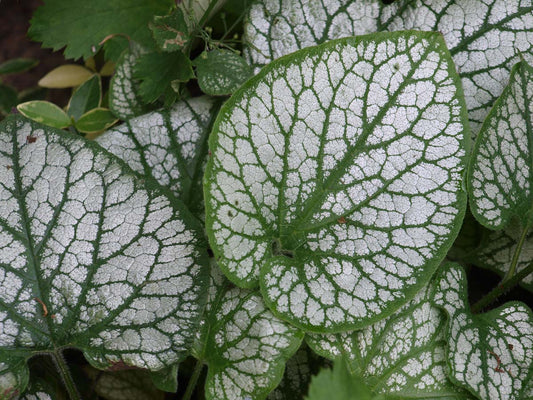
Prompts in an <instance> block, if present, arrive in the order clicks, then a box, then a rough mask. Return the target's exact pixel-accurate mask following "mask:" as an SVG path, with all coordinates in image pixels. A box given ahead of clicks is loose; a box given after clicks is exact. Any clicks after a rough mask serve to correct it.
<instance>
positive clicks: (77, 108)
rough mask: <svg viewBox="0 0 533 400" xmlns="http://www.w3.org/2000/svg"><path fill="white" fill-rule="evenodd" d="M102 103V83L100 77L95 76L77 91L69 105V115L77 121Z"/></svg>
mask: <svg viewBox="0 0 533 400" xmlns="http://www.w3.org/2000/svg"><path fill="white" fill-rule="evenodd" d="M101 101H102V82H101V81H100V77H99V76H98V75H94V76H93V77H92V78H90V79H88V80H87V81H85V83H83V84H82V85H81V86H80V87H79V88H78V89H76V91H75V92H74V94H73V95H72V97H71V98H70V101H69V104H68V114H69V115H70V116H71V117H72V118H74V119H75V120H77V119H79V118H80V117H81V116H82V115H83V114H85V113H86V112H87V111H89V110H92V109H93V108H97V107H100V102H101Z"/></svg>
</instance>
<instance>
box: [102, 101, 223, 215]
mask: <svg viewBox="0 0 533 400" xmlns="http://www.w3.org/2000/svg"><path fill="white" fill-rule="evenodd" d="M218 107H219V103H218V102H217V101H216V100H214V99H212V98H209V97H197V98H193V99H188V100H183V101H179V102H177V103H176V104H174V105H173V106H172V108H171V109H170V110H162V111H154V112H151V113H148V114H145V115H142V116H140V117H137V118H132V119H130V120H129V121H127V122H126V123H124V124H123V125H120V126H118V127H116V128H113V129H112V130H109V131H107V132H105V133H104V134H102V135H100V136H99V137H98V138H97V139H96V141H97V142H98V143H99V144H100V145H101V146H102V147H104V148H105V149H107V150H109V151H110V152H111V153H113V154H115V155H116V156H117V157H119V158H121V159H123V160H124V161H126V163H128V165H129V166H130V167H131V168H132V169H133V170H135V171H136V172H139V173H140V174H143V175H148V176H152V177H154V178H155V179H156V180H157V181H158V182H159V183H160V184H161V185H163V186H165V187H167V188H169V189H170V190H171V191H172V192H173V193H174V194H175V195H176V197H178V198H180V199H181V200H182V201H183V202H184V203H185V204H186V205H187V206H188V207H189V209H190V210H191V211H192V212H193V213H194V214H195V215H197V216H199V217H201V218H202V219H203V216H204V201H203V192H202V178H203V171H204V167H205V162H206V157H207V137H208V136H209V132H210V130H211V126H212V124H213V120H214V118H215V116H216V113H217V111H218Z"/></svg>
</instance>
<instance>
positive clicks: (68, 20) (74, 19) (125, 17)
mask: <svg viewBox="0 0 533 400" xmlns="http://www.w3.org/2000/svg"><path fill="white" fill-rule="evenodd" d="M173 5H174V1H173V0H113V1H109V0H91V1H85V0H71V1H69V2H68V3H65V2H64V1H63V0H47V1H46V2H45V3H44V5H42V6H41V7H39V8H37V10H36V11H35V13H34V14H33V19H32V20H31V27H30V29H29V31H28V35H29V36H30V37H31V38H32V39H33V40H37V41H40V42H43V46H44V47H51V48H53V49H54V50H59V49H61V48H62V47H65V52H64V53H65V57H66V58H74V59H78V58H80V57H83V58H85V59H87V58H89V57H90V56H92V55H94V54H95V53H96V51H97V50H98V48H99V43H100V42H101V41H102V40H103V39H104V38H105V37H106V36H108V35H112V34H124V35H126V36H129V37H130V38H132V39H133V40H135V41H136V42H138V43H140V44H141V45H144V46H152V45H153V39H152V37H151V35H150V30H149V29H148V22H149V21H151V20H152V18H153V16H154V15H164V14H166V13H167V12H168V11H169V10H170V8H171V7H172V6H173ZM80 27H83V29H80Z"/></svg>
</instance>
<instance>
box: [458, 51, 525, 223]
mask: <svg viewBox="0 0 533 400" xmlns="http://www.w3.org/2000/svg"><path fill="white" fill-rule="evenodd" d="M532 105H533V68H532V67H530V66H529V65H528V64H527V63H526V62H524V61H522V62H520V63H518V64H517V65H516V66H515V67H514V68H513V70H512V72H511V78H510V82H509V85H508V86H507V87H506V88H505V90H504V91H503V93H502V95H501V96H500V98H499V99H498V100H497V101H496V103H495V104H494V107H493V108H492V110H491V111H490V113H489V115H488V116H487V119H486V120H485V123H484V124H483V127H482V128H481V131H480V132H479V135H478V137H477V140H476V144H475V146H474V150H473V151H472V156H471V161H470V168H469V171H468V172H469V173H468V182H469V195H470V208H471V210H472V214H473V215H474V216H475V217H476V219H477V220H478V221H479V222H480V223H481V224H482V225H484V226H486V227H487V228H490V229H501V228H503V227H504V226H506V225H507V224H508V223H509V221H510V219H511V217H513V216H515V217H517V218H519V220H520V222H521V225H522V227H523V228H526V227H527V226H528V224H529V220H531V219H532V218H533V216H532V215H531V207H532V206H533V197H532V194H531V188H530V176H531V175H532V166H531V153H532V152H533V144H532V143H531V139H530V138H531V137H532V136H533V116H532V114H531V111H530V108H531V106H532Z"/></svg>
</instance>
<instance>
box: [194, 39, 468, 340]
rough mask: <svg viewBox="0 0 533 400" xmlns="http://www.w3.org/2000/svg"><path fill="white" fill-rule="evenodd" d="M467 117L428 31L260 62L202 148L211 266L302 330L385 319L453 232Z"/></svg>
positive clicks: (335, 44) (425, 275) (460, 209)
mask: <svg viewBox="0 0 533 400" xmlns="http://www.w3.org/2000/svg"><path fill="white" fill-rule="evenodd" d="M465 114H466V113H465V108H464V103H463V100H462V96H461V90H460V82H459V78H458V77H457V75H456V73H455V70H454V67H453V64H452V63H451V59H450V57H449V53H448V52H447V50H446V48H445V45H444V42H443V41H442V39H441V37H440V36H439V35H438V34H433V33H394V34H376V35H372V36H364V37H358V38H347V39H343V40H339V41H332V42H329V43H327V44H325V45H322V46H318V47H315V48H308V49H305V50H302V51H300V52H297V53H294V54H292V55H291V56H287V57H285V58H283V59H281V60H278V61H276V62H273V63H272V64H270V65H269V66H267V67H265V68H264V69H263V70H262V71H261V73H260V74H259V75H257V76H256V77H254V78H252V79H251V80H250V81H248V83H247V84H245V85H244V86H243V87H242V88H241V89H240V90H239V91H238V92H237V93H236V94H235V95H234V96H233V97H232V98H231V99H230V100H229V101H228V102H227V103H226V104H225V105H224V107H223V108H222V110H221V112H220V114H219V117H218V119H217V121H216V122H215V126H214V128H213V134H212V136H211V139H210V148H211V151H212V157H211V158H210V160H209V163H208V168H207V170H206V178H205V191H206V209H207V213H206V215H207V218H206V227H207V231H208V234H209V239H210V243H211V246H212V248H213V251H214V253H215V256H216V257H217V260H218V262H219V265H220V266H221V268H222V270H223V271H224V273H225V274H226V275H227V276H228V277H229V278H230V279H231V280H232V281H233V282H235V283H236V284H238V285H240V286H242V287H255V286H257V285H258V283H260V285H261V290H262V293H263V296H264V298H265V299H266V302H267V304H268V305H269V307H271V308H272V309H273V310H274V311H275V313H277V314H279V315H282V318H284V319H287V320H289V321H290V322H291V323H293V324H295V325H296V326H300V327H303V328H304V329H308V330H314V331H323V332H324V331H338V330H342V329H344V330H346V329H350V328H351V329H354V328H356V327H360V326H363V325H368V324H369V323H371V322H373V321H375V320H377V319H380V318H383V317H385V316H387V315H388V314H390V313H392V312H393V311H394V310H395V309H397V308H398V307H399V306H400V305H401V304H403V303H405V302H406V301H407V300H408V299H409V298H410V297H412V296H414V294H415V293H416V292H417V291H418V289H419V288H420V287H421V286H422V285H424V284H425V283H427V281H428V280H429V277H430V276H431V274H432V273H433V271H434V270H435V268H436V266H437V265H438V263H439V262H440V260H441V259H442V258H443V257H444V255H445V253H446V251H447V249H448V248H449V247H450V245H451V244H452V241H453V239H454V237H455V236H456V234H457V232H458V230H459V226H460V221H461V220H462V216H463V213H464V208H465V193H464V191H463V189H462V182H461V180H462V178H461V177H462V174H463V172H464V157H465V149H464V146H465V132H466V131H467V129H466V125H467V123H466V122H465V121H466V118H465ZM354 255H355V257H354Z"/></svg>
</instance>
